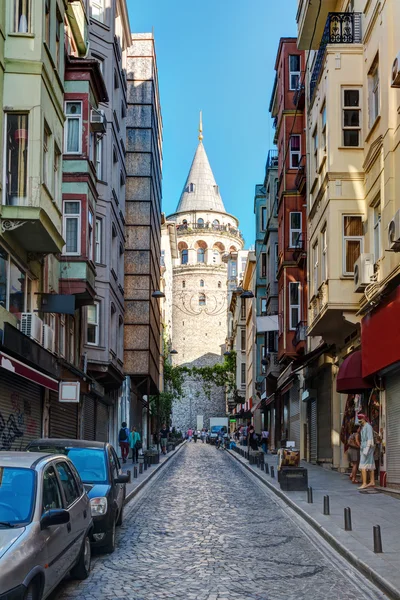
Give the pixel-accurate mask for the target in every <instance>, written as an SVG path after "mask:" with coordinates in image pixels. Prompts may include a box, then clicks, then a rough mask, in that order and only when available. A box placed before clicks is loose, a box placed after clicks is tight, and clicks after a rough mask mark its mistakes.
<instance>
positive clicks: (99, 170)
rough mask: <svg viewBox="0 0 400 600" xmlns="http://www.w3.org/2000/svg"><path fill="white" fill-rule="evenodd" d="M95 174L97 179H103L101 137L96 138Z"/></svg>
mask: <svg viewBox="0 0 400 600" xmlns="http://www.w3.org/2000/svg"><path fill="white" fill-rule="evenodd" d="M96 175H97V179H100V180H101V179H103V138H102V137H101V136H100V135H98V136H97V138H96Z"/></svg>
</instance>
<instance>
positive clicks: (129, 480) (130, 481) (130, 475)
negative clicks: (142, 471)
mask: <svg viewBox="0 0 400 600" xmlns="http://www.w3.org/2000/svg"><path fill="white" fill-rule="evenodd" d="M126 474H127V475H128V477H129V479H128V483H132V471H130V470H129V469H128V471H127V472H126Z"/></svg>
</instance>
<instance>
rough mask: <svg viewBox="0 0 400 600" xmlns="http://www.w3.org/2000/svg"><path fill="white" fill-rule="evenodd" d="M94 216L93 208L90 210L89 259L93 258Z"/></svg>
mask: <svg viewBox="0 0 400 600" xmlns="http://www.w3.org/2000/svg"><path fill="white" fill-rule="evenodd" d="M93 221H94V217H93V213H92V211H91V210H89V211H88V256H89V260H93V233H94V231H93V227H94V222H93Z"/></svg>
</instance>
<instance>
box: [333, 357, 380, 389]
mask: <svg viewBox="0 0 400 600" xmlns="http://www.w3.org/2000/svg"><path fill="white" fill-rule="evenodd" d="M371 387H372V386H371V384H370V383H368V381H367V380H366V379H363V376H362V360H361V350H357V351H356V352H353V353H352V354H350V355H349V356H348V357H347V358H345V359H344V361H343V362H342V364H341V365H340V367H339V373H338V376H337V379H336V391H337V392H339V393H340V394H354V393H356V392H360V391H361V390H366V389H368V388H371Z"/></svg>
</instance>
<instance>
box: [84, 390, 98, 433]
mask: <svg viewBox="0 0 400 600" xmlns="http://www.w3.org/2000/svg"><path fill="white" fill-rule="evenodd" d="M95 406H96V401H95V399H94V398H92V397H91V396H85V398H84V401H83V439H84V440H94V439H96V417H95Z"/></svg>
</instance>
